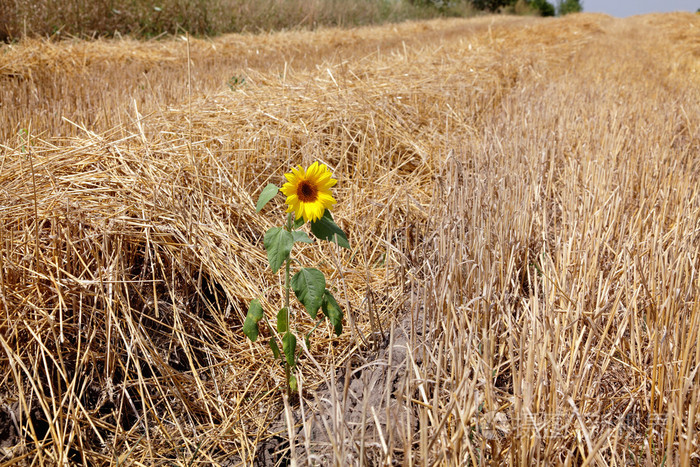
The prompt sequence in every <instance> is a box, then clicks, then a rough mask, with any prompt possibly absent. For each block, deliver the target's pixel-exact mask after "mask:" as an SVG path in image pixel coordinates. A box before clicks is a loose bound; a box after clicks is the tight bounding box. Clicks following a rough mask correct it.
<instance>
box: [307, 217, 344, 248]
mask: <svg viewBox="0 0 700 467" xmlns="http://www.w3.org/2000/svg"><path fill="white" fill-rule="evenodd" d="M311 233H312V234H314V236H315V237H316V238H318V239H319V240H328V241H329V242H334V243H337V244H338V245H340V246H342V247H343V248H347V249H350V242H348V237H347V235H345V232H343V231H342V229H341V228H340V227H338V225H337V224H336V223H335V222H334V221H333V216H332V215H331V212H330V211H329V210H328V209H326V211H325V212H324V213H323V217H321V218H320V219H318V220H316V221H314V222H312V223H311Z"/></svg>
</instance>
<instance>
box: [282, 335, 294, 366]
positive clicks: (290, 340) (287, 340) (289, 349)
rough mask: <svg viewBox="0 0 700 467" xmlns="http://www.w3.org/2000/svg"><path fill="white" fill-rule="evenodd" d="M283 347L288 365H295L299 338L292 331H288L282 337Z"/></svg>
mask: <svg viewBox="0 0 700 467" xmlns="http://www.w3.org/2000/svg"><path fill="white" fill-rule="evenodd" d="M282 349H283V350H284V356H285V357H286V359H287V365H289V366H291V367H293V366H294V354H295V353H296V351H297V338H296V336H295V335H294V334H292V333H291V332H287V333H286V334H285V335H284V336H283V337H282Z"/></svg>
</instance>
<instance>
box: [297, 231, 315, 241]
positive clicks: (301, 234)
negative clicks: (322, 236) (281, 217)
mask: <svg viewBox="0 0 700 467" xmlns="http://www.w3.org/2000/svg"><path fill="white" fill-rule="evenodd" d="M292 236H293V237H294V241H295V242H302V243H313V242H314V241H313V240H311V238H309V236H308V235H306V232H301V231H299V230H295V231H293V232H292Z"/></svg>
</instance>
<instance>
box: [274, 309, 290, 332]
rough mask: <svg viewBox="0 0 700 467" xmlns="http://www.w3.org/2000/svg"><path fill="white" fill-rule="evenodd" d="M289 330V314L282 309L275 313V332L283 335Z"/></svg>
mask: <svg viewBox="0 0 700 467" xmlns="http://www.w3.org/2000/svg"><path fill="white" fill-rule="evenodd" d="M288 328H289V314H288V313H287V309H286V308H282V309H281V310H280V311H278V312H277V332H279V333H280V334H283V333H285V332H287V329H288Z"/></svg>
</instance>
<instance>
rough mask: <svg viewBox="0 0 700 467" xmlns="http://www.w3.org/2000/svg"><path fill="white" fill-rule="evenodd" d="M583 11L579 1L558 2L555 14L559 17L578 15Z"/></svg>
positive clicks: (560, 0) (564, 0)
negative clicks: (570, 14) (571, 14)
mask: <svg viewBox="0 0 700 467" xmlns="http://www.w3.org/2000/svg"><path fill="white" fill-rule="evenodd" d="M581 11H583V5H581V1H580V0H559V5H558V6H557V12H558V14H559V16H564V15H568V14H569V13H580V12H581Z"/></svg>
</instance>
